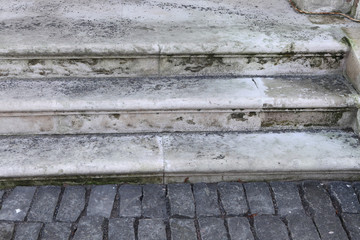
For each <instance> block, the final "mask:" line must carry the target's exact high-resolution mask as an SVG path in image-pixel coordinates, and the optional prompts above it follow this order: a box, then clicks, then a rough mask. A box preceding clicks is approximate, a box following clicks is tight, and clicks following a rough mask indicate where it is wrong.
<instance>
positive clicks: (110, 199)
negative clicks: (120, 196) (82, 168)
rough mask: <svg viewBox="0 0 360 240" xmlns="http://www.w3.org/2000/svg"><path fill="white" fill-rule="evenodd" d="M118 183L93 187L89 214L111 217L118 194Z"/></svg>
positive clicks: (88, 209) (88, 208)
mask: <svg viewBox="0 0 360 240" xmlns="http://www.w3.org/2000/svg"><path fill="white" fill-rule="evenodd" d="M116 191H117V188H116V185H101V186H100V185H99V186H93V187H92V188H91V193H90V198H89V204H88V207H87V216H101V217H105V218H109V217H110V214H111V211H112V208H113V205H114V201H115V195H116Z"/></svg>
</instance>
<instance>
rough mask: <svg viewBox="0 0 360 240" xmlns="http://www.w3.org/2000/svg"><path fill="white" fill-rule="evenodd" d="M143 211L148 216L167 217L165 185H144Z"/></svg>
mask: <svg viewBox="0 0 360 240" xmlns="http://www.w3.org/2000/svg"><path fill="white" fill-rule="evenodd" d="M143 194H144V195H143V202H142V211H143V214H142V215H143V216H144V217H146V218H165V217H166V216H167V214H166V202H165V186H162V185H155V184H148V185H145V186H144V187H143Z"/></svg>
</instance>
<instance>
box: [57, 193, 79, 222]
mask: <svg viewBox="0 0 360 240" xmlns="http://www.w3.org/2000/svg"><path fill="white" fill-rule="evenodd" d="M85 193H86V190H85V188H84V187H82V186H69V187H66V188H65V191H64V195H63V197H62V199H61V202H60V206H59V210H58V213H57V215H56V220H58V221H63V222H75V221H76V220H77V219H78V218H79V216H80V214H81V212H82V211H83V210H84V207H85Z"/></svg>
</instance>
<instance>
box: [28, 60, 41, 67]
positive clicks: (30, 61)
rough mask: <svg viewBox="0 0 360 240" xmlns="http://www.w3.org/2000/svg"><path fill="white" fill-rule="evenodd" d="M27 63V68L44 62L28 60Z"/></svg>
mask: <svg viewBox="0 0 360 240" xmlns="http://www.w3.org/2000/svg"><path fill="white" fill-rule="evenodd" d="M28 63H29V66H33V65H36V64H44V60H39V59H30V60H29V61H28Z"/></svg>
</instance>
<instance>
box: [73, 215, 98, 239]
mask: <svg viewBox="0 0 360 240" xmlns="http://www.w3.org/2000/svg"><path fill="white" fill-rule="evenodd" d="M103 223H104V218H103V217H102V216H85V217H82V218H81V219H80V221H79V223H78V226H77V230H76V232H75V235H74V238H73V240H89V239H91V240H102V239H103Z"/></svg>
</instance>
